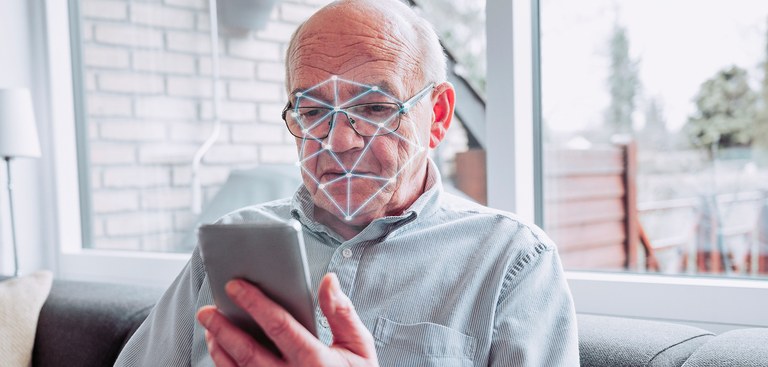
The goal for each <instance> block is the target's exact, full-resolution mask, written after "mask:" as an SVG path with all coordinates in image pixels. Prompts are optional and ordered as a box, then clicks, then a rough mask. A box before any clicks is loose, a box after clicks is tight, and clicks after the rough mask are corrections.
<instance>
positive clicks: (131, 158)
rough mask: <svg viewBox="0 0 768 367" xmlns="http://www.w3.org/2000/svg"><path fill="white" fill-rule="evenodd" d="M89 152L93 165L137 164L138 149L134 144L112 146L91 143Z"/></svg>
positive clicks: (102, 143) (99, 142)
mask: <svg viewBox="0 0 768 367" xmlns="http://www.w3.org/2000/svg"><path fill="white" fill-rule="evenodd" d="M88 152H89V155H90V158H91V164H98V165H124V164H130V163H135V162H136V147H135V146H134V145H133V144H127V145H126V144H110V143H105V142H102V141H95V142H91V145H90V146H89V147H88Z"/></svg>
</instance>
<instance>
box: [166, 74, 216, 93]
mask: <svg viewBox="0 0 768 367" xmlns="http://www.w3.org/2000/svg"><path fill="white" fill-rule="evenodd" d="M167 80H168V95H170V96H179V97H202V98H211V97H212V95H213V80H212V79H211V78H194V77H193V78H187V77H172V76H169V77H168V78H167Z"/></svg>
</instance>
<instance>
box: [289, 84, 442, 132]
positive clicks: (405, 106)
mask: <svg viewBox="0 0 768 367" xmlns="http://www.w3.org/2000/svg"><path fill="white" fill-rule="evenodd" d="M434 88H435V83H434V82H430V83H428V84H427V86H425V87H424V88H422V89H421V90H420V91H418V92H417V93H416V94H414V95H413V96H412V97H411V98H408V100H406V101H405V102H403V103H400V102H397V101H395V102H379V103H360V104H356V105H352V106H347V107H344V108H337V109H331V108H329V111H330V117H329V118H330V120H329V124H331V126H330V127H329V128H328V133H327V134H325V136H314V137H309V136H306V135H305V136H297V135H296V134H294V133H293V131H291V129H290V127H288V120H286V118H285V117H286V114H287V113H288V111H289V110H291V108H293V106H292V105H291V101H290V100H288V103H286V104H285V107H284V108H283V112H282V114H281V117H282V119H283V122H285V127H286V128H287V129H288V132H289V133H290V134H291V135H293V136H295V137H297V138H299V139H314V140H323V139H325V138H327V137H328V136H329V135H330V134H331V130H333V124H334V122H335V121H336V114H337V113H339V112H341V113H343V114H344V115H345V116H347V121H348V122H349V124H350V126H351V127H352V130H354V131H355V134H357V135H359V136H361V137H374V136H384V135H388V134H392V133H394V132H395V131H397V130H398V129H399V128H400V121H401V119H402V117H403V115H405V114H406V113H408V111H410V110H411V108H412V107H413V106H414V105H416V104H417V103H418V102H419V101H420V100H421V99H422V98H424V96H426V95H427V92H429V91H431V90H433V89H434ZM385 103H386V104H394V105H397V106H398V112H397V113H398V114H399V115H398V116H397V126H395V128H394V129H391V130H390V129H387V130H388V131H387V132H385V133H383V134H376V135H363V134H360V132H358V131H357V129H356V128H355V125H354V122H353V121H354V120H353V119H352V118H351V117H350V116H349V114H348V113H347V111H346V110H347V109H348V108H353V107H359V106H365V105H369V104H385ZM323 108H327V107H323Z"/></svg>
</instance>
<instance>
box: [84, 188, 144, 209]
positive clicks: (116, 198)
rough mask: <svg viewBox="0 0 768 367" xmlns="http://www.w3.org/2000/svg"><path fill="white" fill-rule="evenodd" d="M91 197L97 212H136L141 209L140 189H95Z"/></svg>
mask: <svg viewBox="0 0 768 367" xmlns="http://www.w3.org/2000/svg"><path fill="white" fill-rule="evenodd" d="M91 199H92V203H93V204H92V206H93V212H94V213H97V214H102V213H118V212H134V211H136V209H139V192H138V191H129V190H119V191H116V190H109V191H102V190H94V192H93V196H92V198H91Z"/></svg>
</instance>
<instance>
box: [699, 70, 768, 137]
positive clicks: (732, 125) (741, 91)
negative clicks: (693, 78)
mask: <svg viewBox="0 0 768 367" xmlns="http://www.w3.org/2000/svg"><path fill="white" fill-rule="evenodd" d="M757 101H758V94H757V93H756V92H755V91H753V90H752V88H751V87H750V86H749V83H748V75H747V71H746V70H744V69H742V68H740V67H738V66H732V67H730V68H728V69H724V70H721V71H719V72H717V74H716V75H715V76H714V77H712V78H711V79H709V80H707V81H706V82H704V83H703V84H702V85H701V87H700V89H699V93H698V94H697V95H696V98H695V102H696V107H697V111H696V113H695V114H694V115H693V116H690V117H689V118H688V122H687V124H686V125H685V128H684V132H685V135H686V136H687V138H688V141H689V142H690V144H691V145H692V146H693V147H696V148H701V149H705V150H707V151H709V150H710V149H712V148H713V147H717V148H730V147H739V146H749V145H751V144H752V142H753V139H754V132H755V130H754V129H755V127H756V117H757V113H758V110H757V108H758V104H757Z"/></svg>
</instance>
